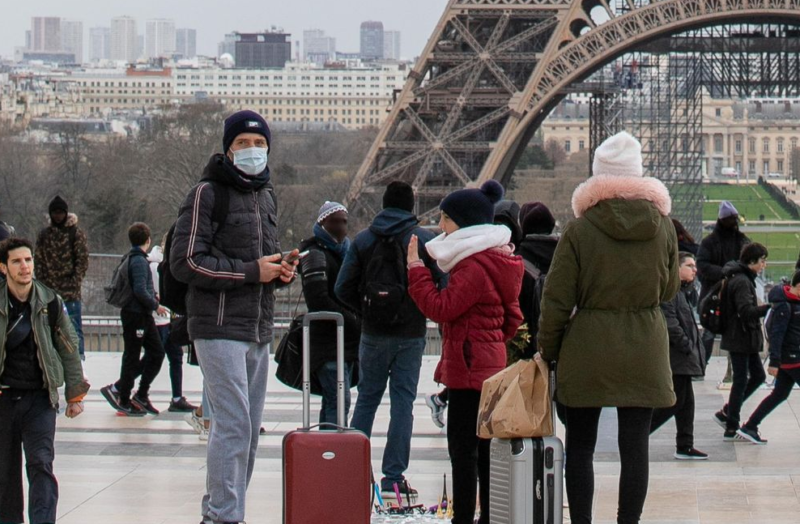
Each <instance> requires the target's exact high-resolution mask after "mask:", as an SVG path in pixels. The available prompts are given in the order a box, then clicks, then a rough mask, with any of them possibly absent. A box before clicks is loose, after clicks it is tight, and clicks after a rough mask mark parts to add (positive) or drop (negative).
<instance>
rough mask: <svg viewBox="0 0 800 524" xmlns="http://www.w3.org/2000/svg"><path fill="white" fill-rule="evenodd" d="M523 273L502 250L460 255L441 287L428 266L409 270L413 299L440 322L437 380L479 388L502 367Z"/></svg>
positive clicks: (517, 320) (518, 315) (518, 316)
mask: <svg viewBox="0 0 800 524" xmlns="http://www.w3.org/2000/svg"><path fill="white" fill-rule="evenodd" d="M478 227H481V226H478ZM466 229H470V228H465V230H466ZM465 230H464V231H465ZM459 231H462V230H459ZM456 233H458V231H457V232H456ZM506 238H508V237H506ZM523 271H524V270H523V267H522V260H521V259H520V257H518V256H513V255H512V254H511V252H510V249H508V250H504V249H502V248H490V249H486V250H484V251H480V252H478V253H474V254H471V255H469V256H467V257H466V258H463V259H461V260H460V261H459V262H457V263H456V264H455V266H454V267H453V269H452V270H451V272H450V279H449V281H448V284H447V288H446V289H444V290H442V291H439V290H437V289H436V286H435V284H434V280H433V277H432V275H431V271H430V270H428V269H427V268H425V267H421V266H420V265H414V266H412V267H411V268H410V269H409V271H408V281H409V288H408V292H409V294H410V295H411V298H413V299H414V302H416V304H417V305H418V306H419V308H420V310H421V311H422V312H423V313H424V314H425V315H426V316H427V317H428V318H430V319H431V320H433V321H434V322H438V323H439V324H440V325H441V326H442V341H443V347H442V358H441V360H440V361H439V364H438V366H437V367H436V372H435V374H434V379H435V380H436V381H437V382H440V383H442V384H445V385H446V386H447V387H449V388H452V389H472V390H476V391H480V390H481V388H482V386H483V382H484V381H485V380H486V379H487V378H489V377H491V376H492V375H494V374H495V373H497V372H499V371H501V370H502V369H503V368H505V366H506V342H507V341H508V340H511V338H513V337H514V335H515V334H516V332H517V328H518V327H519V326H520V325H521V324H522V312H521V311H520V309H519V300H518V297H519V291H520V288H521V286H522V273H523Z"/></svg>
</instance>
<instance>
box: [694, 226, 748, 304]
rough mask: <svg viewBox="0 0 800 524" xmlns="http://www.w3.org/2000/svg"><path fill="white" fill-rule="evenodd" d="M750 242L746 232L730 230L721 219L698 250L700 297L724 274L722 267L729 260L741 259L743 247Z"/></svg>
mask: <svg viewBox="0 0 800 524" xmlns="http://www.w3.org/2000/svg"><path fill="white" fill-rule="evenodd" d="M749 243H750V239H748V238H747V237H746V236H745V235H744V233H740V232H739V231H738V230H736V231H729V230H726V229H725V228H723V227H721V226H720V224H719V221H718V222H717V225H716V226H715V227H714V231H713V232H712V233H711V234H710V235H708V236H707V237H706V238H704V239H703V241H702V242H701V243H700V249H698V250H697V278H698V279H699V280H700V284H701V288H700V298H701V299H702V298H703V297H705V296H706V295H707V294H708V292H709V290H711V288H712V287H714V284H716V283H717V282H719V281H720V280H722V277H723V276H724V275H723V273H722V268H723V267H725V264H727V263H728V262H732V261H736V260H739V255H741V254H742V248H743V247H744V246H745V245H747V244H749Z"/></svg>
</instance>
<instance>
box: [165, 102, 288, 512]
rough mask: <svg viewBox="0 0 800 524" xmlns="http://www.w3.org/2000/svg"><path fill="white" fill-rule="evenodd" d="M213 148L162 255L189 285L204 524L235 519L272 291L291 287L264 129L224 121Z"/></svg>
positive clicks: (257, 118)
mask: <svg viewBox="0 0 800 524" xmlns="http://www.w3.org/2000/svg"><path fill="white" fill-rule="evenodd" d="M222 145H223V148H222V151H223V153H222V154H216V155H213V156H212V157H211V159H210V160H209V162H208V165H207V166H206V168H205V171H204V172H203V176H202V180H201V182H200V183H199V184H198V185H197V186H195V187H194V188H192V190H191V191H190V192H189V195H188V196H187V197H186V199H185V200H184V202H183V204H182V205H181V208H180V212H179V215H178V220H177V222H176V224H175V232H174V236H173V240H172V244H171V256H170V258H171V260H170V269H171V271H172V273H173V274H174V275H175V277H177V278H178V279H180V280H182V281H183V282H185V283H187V284H188V285H189V291H188V295H187V297H186V305H187V317H188V328H189V336H190V337H191V339H192V340H193V341H194V345H195V350H196V352H197V357H198V360H199V361H200V367H201V369H202V371H203V378H204V386H205V391H206V394H207V396H208V400H209V403H210V405H211V408H212V411H213V413H214V423H213V425H212V426H211V432H210V434H209V438H208V454H207V467H206V475H207V481H206V491H207V492H206V494H205V495H204V496H203V501H202V515H203V523H204V524H228V523H239V522H242V521H243V520H244V516H245V493H246V490H247V486H248V484H249V482H250V478H251V477H252V474H253V467H254V465H255V458H256V451H257V448H258V436H259V428H260V427H261V416H262V412H263V409H264V398H265V396H266V388H267V364H268V362H269V346H270V342H271V340H272V329H273V311H274V304H275V296H274V291H275V287H276V285H281V283H289V282H291V281H292V279H293V277H294V271H295V266H296V265H297V262H296V261H295V262H288V261H285V260H282V257H281V247H280V242H279V240H278V222H277V202H276V200H275V196H274V191H273V186H272V182H271V180H270V178H271V177H270V175H271V173H270V170H269V167H268V165H267V160H268V155H269V152H270V145H271V135H270V130H269V127H268V126H267V122H266V121H265V120H264V119H263V118H262V117H261V115H259V114H258V113H255V112H253V111H239V112H237V113H234V114H233V115H231V116H230V117H228V118H227V119H226V120H225V129H224V134H223V138H222ZM222 191H226V192H227V196H228V198H227V200H228V202H227V214H226V216H225V219H224V221H223V222H222V223H215V222H214V221H213V217H214V216H215V215H214V209H215V208H214V206H215V195H216V194H221V192H222ZM297 253H298V251H297V250H294V251H292V253H291V255H290V257H291V258H294V257H296V256H297ZM287 260H289V259H288V258H287Z"/></svg>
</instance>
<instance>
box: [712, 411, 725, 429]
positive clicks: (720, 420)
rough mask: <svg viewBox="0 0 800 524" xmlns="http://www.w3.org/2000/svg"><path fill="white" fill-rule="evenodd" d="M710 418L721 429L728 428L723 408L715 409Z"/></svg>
mask: <svg viewBox="0 0 800 524" xmlns="http://www.w3.org/2000/svg"><path fill="white" fill-rule="evenodd" d="M711 418H712V419H713V420H714V422H716V423H717V424H719V426H720V427H721V428H722V429H727V428H728V415H726V414H725V412H724V411H723V410H719V411H717V412H716V413H714V416H713V417H711Z"/></svg>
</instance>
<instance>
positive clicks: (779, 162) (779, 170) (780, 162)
mask: <svg viewBox="0 0 800 524" xmlns="http://www.w3.org/2000/svg"><path fill="white" fill-rule="evenodd" d="M778 173H783V160H778Z"/></svg>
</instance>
